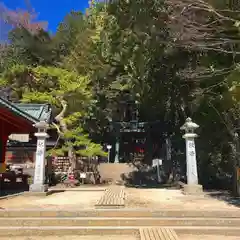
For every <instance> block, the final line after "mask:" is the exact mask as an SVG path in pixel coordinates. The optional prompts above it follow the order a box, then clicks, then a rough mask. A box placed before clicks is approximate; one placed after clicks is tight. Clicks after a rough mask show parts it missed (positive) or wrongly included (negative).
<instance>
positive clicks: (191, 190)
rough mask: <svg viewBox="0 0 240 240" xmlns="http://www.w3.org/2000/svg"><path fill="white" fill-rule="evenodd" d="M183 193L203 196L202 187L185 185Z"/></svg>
mask: <svg viewBox="0 0 240 240" xmlns="http://www.w3.org/2000/svg"><path fill="white" fill-rule="evenodd" d="M183 193H184V194H186V195H202V194H203V187H202V185H198V184H196V185H187V184H185V185H184V186H183Z"/></svg>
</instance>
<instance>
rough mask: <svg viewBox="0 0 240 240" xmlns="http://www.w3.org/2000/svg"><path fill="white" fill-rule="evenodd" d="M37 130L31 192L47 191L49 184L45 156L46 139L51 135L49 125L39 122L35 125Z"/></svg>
mask: <svg viewBox="0 0 240 240" xmlns="http://www.w3.org/2000/svg"><path fill="white" fill-rule="evenodd" d="M34 127H35V128H37V130H38V131H37V132H36V133H35V134H34V135H35V136H36V137H37V149H36V159H35V171H34V180H33V184H32V185H31V186H30V191H31V192H39V193H40V192H46V191H47V190H48V186H47V185H45V157H46V140H47V138H48V137H49V136H48V134H47V129H48V127H49V125H48V124H47V123H46V122H45V121H41V122H38V123H36V124H35V125H34Z"/></svg>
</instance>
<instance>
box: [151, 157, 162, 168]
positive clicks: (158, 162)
mask: <svg viewBox="0 0 240 240" xmlns="http://www.w3.org/2000/svg"><path fill="white" fill-rule="evenodd" d="M161 165H162V159H157V158H156V159H153V160H152V167H157V166H161Z"/></svg>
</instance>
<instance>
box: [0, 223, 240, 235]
mask: <svg viewBox="0 0 240 240" xmlns="http://www.w3.org/2000/svg"><path fill="white" fill-rule="evenodd" d="M150 227H151V228H159V226H150ZM144 228H145V229H146V228H149V226H147V227H142V226H127V227H117V226H108V227H66V226H58V227H54V226H53V227H52V226H48V227H0V238H1V237H4V236H8V237H10V236H33V234H34V235H35V236H41V235H44V236H46V235H48V236H49V235H53V234H54V235H55V236H58V235H60V236H62V235H96V234H97V235H99V234H101V235H110V234H113V235H114V234H119V235H120V234H139V229H144ZM161 228H168V229H173V230H174V231H175V232H176V233H177V234H195V235H201V234H208V235H214V234H216V235H226V234H227V235H228V236H239V235H240V227H208V226H207V227H202V226H194V227H193V226H183V227H176V226H164V227H161Z"/></svg>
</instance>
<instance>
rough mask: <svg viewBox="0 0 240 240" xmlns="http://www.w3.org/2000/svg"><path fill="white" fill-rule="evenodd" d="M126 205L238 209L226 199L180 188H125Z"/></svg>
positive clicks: (192, 208) (160, 207)
mask: <svg viewBox="0 0 240 240" xmlns="http://www.w3.org/2000/svg"><path fill="white" fill-rule="evenodd" d="M126 206H127V207H143V208H155V209H157V208H158V209H162V208H168V207H169V208H171V209H179V208H180V209H182V210H187V209H189V210H195V209H198V210H201V209H202V210H219V209H239V208H238V207H236V206H234V205H230V204H228V203H227V202H226V201H223V200H220V199H216V198H212V197H209V196H205V197H204V196H200V197H197V196H187V195H184V194H182V192H181V191H180V190H170V189H140V188H126ZM239 210H240V209H239Z"/></svg>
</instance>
